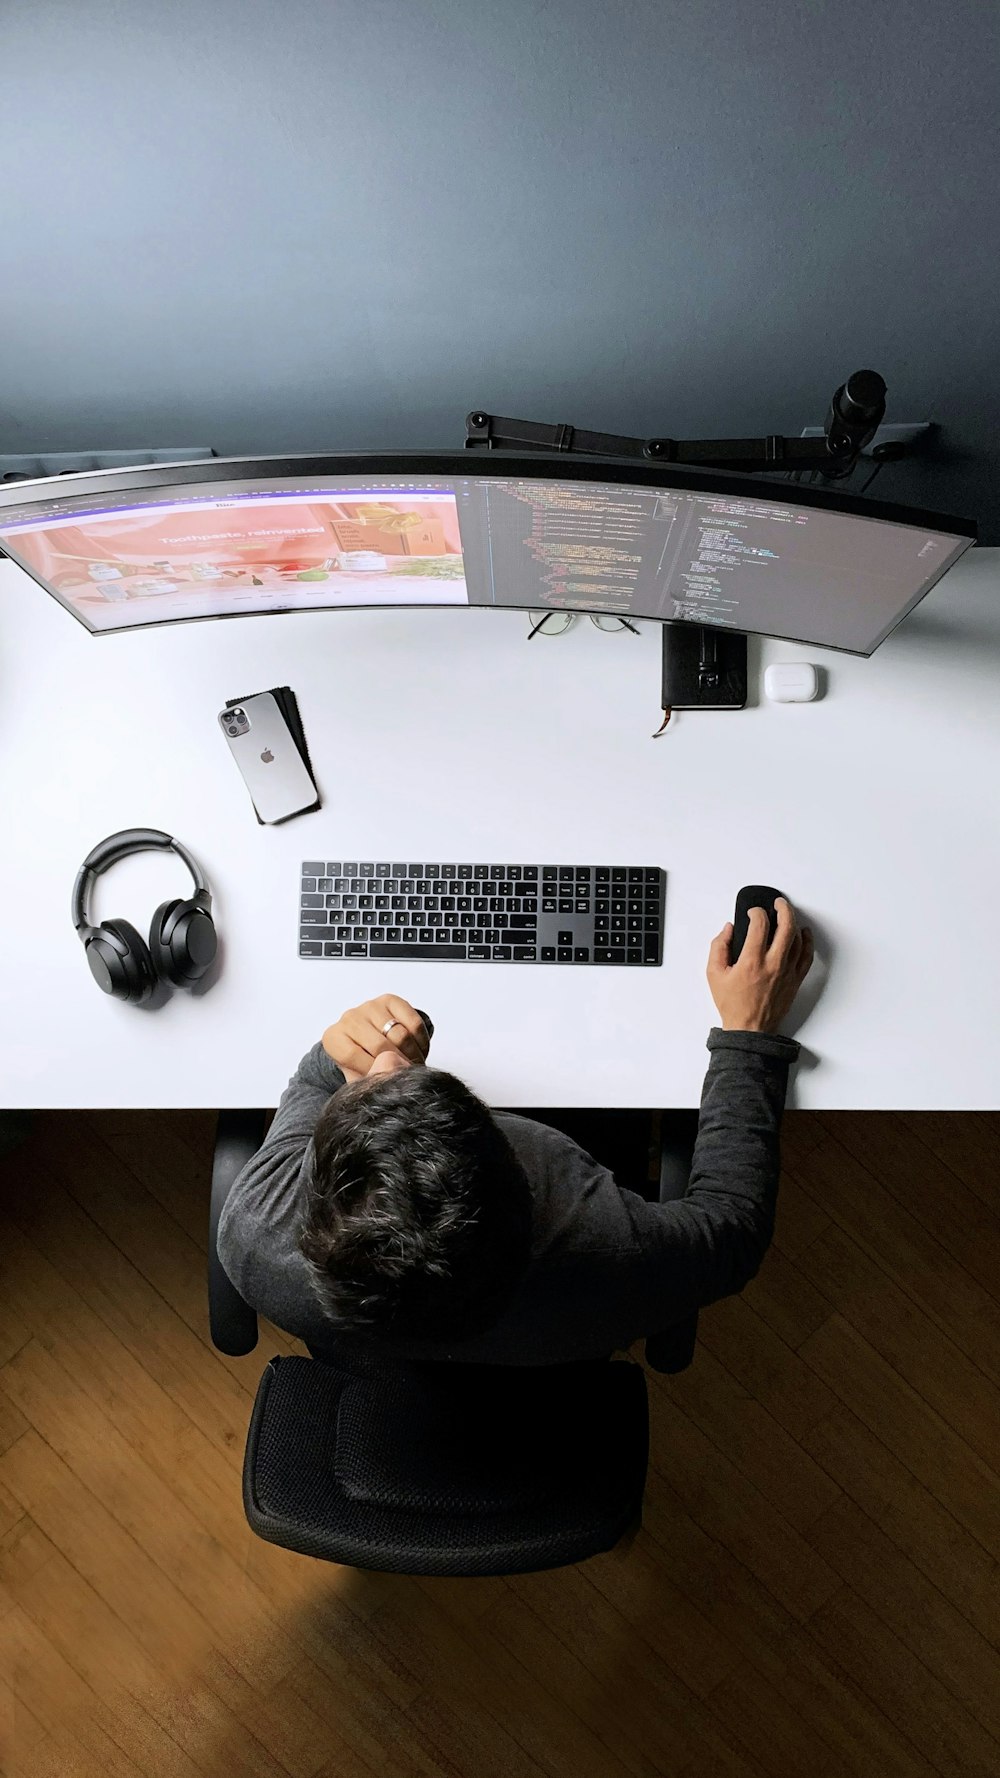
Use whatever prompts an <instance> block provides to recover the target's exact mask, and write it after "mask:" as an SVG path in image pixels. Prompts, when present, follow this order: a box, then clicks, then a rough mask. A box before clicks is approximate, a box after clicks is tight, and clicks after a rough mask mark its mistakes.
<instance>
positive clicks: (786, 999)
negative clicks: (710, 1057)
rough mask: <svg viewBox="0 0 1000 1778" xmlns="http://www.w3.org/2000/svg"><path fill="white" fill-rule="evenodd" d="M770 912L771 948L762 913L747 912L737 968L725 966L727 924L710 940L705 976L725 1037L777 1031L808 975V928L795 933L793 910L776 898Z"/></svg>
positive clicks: (810, 940) (810, 938)
mask: <svg viewBox="0 0 1000 1778" xmlns="http://www.w3.org/2000/svg"><path fill="white" fill-rule="evenodd" d="M774 907H775V912H776V914H777V916H778V925H777V930H776V931H775V934H774V938H773V940H772V941H771V944H770V946H768V943H767V938H768V932H769V930H770V927H769V923H768V918H767V914H766V913H765V912H764V909H763V908H751V909H750V927H749V931H748V932H747V936H746V943H745V944H744V946H743V949H742V951H741V952H740V955H739V960H738V961H737V962H736V963H730V961H729V941H730V939H731V938H732V936H733V923H732V921H731V920H730V921H728V922H727V924H726V925H725V926H724V927H723V928H722V931H721V932H720V933H718V935H717V936H716V937H715V938H714V939H713V940H712V948H711V950H710V951H709V953H708V968H707V970H706V972H705V973H706V976H707V977H708V985H709V987H710V989H711V991H712V999H713V1000H714V1001H715V1004H716V1006H717V1007H718V1009H719V1015H720V1018H721V1020H722V1029H723V1030H724V1031H776V1030H777V1028H778V1026H779V1025H780V1023H781V1021H782V1019H783V1018H784V1016H785V1014H786V1013H787V1011H788V1009H789V1007H790V1006H791V1004H792V1001H793V1000H794V999H795V996H796V994H797V993H798V991H799V988H800V987H801V985H802V983H803V982H804V980H805V978H806V976H807V975H808V974H809V970H810V968H811V966H812V960H813V935H812V932H811V930H810V928H809V927H808V926H803V927H802V928H801V930H800V929H799V928H798V927H797V925H796V921H795V909H794V908H793V907H792V904H791V902H790V901H788V900H787V899H786V898H785V896H784V895H779V896H777V897H776V898H775V903H774Z"/></svg>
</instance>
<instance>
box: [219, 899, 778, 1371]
mask: <svg viewBox="0 0 1000 1778" xmlns="http://www.w3.org/2000/svg"><path fill="white" fill-rule="evenodd" d="M776 912H777V928H776V932H775V936H774V939H773V941H772V942H771V944H770V946H768V920H767V915H766V914H765V912H764V910H763V909H762V908H752V909H751V910H750V929H749V933H748V936H747V939H746V943H745V945H744V947H743V951H742V953H741V955H740V958H739V961H738V962H737V963H736V964H735V965H731V964H730V962H729V941H730V938H731V937H732V932H733V927H732V924H731V923H729V924H727V925H726V926H724V927H723V929H722V931H721V932H720V933H719V934H718V935H717V937H716V938H715V939H714V940H713V943H712V946H711V950H710V952H709V961H708V968H707V971H706V975H707V979H708V983H709V987H710V989H711V992H712V997H713V999H714V1001H715V1004H716V1006H717V1007H718V1010H719V1013H720V1016H721V1020H722V1023H721V1027H720V1026H716V1027H713V1029H712V1030H711V1032H710V1033H709V1038H708V1048H709V1050H710V1051H711V1061H710V1063H709V1068H708V1073H707V1075H706V1079H705V1085H704V1089H703V1092H702V1100H701V1109H700V1114H699V1119H698V1131H697V1138H696V1140H695V1143H694V1151H693V1158H692V1162H691V1168H690V1177H689V1179H688V1180H687V1186H686V1190H685V1191H684V1193H683V1196H681V1197H679V1198H676V1199H674V1200H672V1201H669V1202H662V1203H657V1204H652V1203H648V1202H647V1201H646V1200H645V1199H644V1198H642V1197H640V1196H639V1195H638V1193H637V1192H632V1191H629V1190H623V1189H620V1188H619V1186H618V1185H617V1184H616V1183H615V1180H614V1177H613V1176H612V1174H611V1173H610V1172H609V1171H608V1169H607V1168H606V1167H603V1166H601V1165H599V1164H598V1162H596V1161H595V1160H594V1159H593V1158H592V1156H591V1155H589V1154H588V1153H586V1152H585V1150H584V1149H582V1148H581V1147H579V1146H578V1144H577V1143H575V1142H574V1141H572V1140H571V1139H570V1137H569V1136H567V1135H565V1134H563V1133H562V1132H560V1131H559V1130H556V1129H553V1128H550V1127H549V1126H547V1125H545V1124H541V1123H538V1122H536V1121H534V1120H532V1119H530V1118H525V1117H521V1116H517V1115H515V1114H514V1113H512V1112H502V1111H501V1112H496V1113H494V1112H491V1111H490V1109H489V1108H488V1107H487V1106H486V1105H484V1104H483V1102H482V1101H481V1100H480V1099H478V1098H477V1097H476V1095H475V1094H474V1093H472V1092H470V1090H469V1089H468V1088H467V1087H466V1086H465V1085H464V1084H463V1083H462V1082H461V1081H460V1080H458V1079H457V1078H456V1077H455V1076H454V1075H452V1074H449V1073H446V1072H444V1071H443V1070H440V1069H435V1068H431V1067H428V1066H427V1056H428V1052H429V1047H430V1035H429V1033H428V1031H427V1028H426V1026H425V1024H424V1021H423V1019H422V1017H421V1015H420V1013H419V1012H418V1011H417V1010H416V1009H415V1008H414V1007H412V1006H411V1005H410V1004H409V1002H408V1001H406V1000H403V999H402V998H401V997H400V996H398V995H393V994H385V995H381V996H379V997H378V998H377V999H375V1000H370V1001H367V1002H365V1003H364V1005H362V1006H358V1007H354V1008H352V1009H351V1010H350V1011H348V1012H346V1013H344V1014H343V1016H342V1017H341V1018H340V1019H338V1021H337V1023H336V1024H334V1025H331V1026H330V1028H329V1029H328V1030H327V1031H326V1032H324V1034H323V1038H322V1041H321V1042H320V1043H317V1044H315V1045H314V1046H313V1048H312V1049H311V1050H310V1051H309V1053H308V1055H306V1056H305V1057H304V1059H303V1061H302V1062H301V1063H300V1065H299V1068H298V1070H297V1072H296V1073H295V1074H294V1075H293V1077H292V1079H291V1080H290V1081H289V1084H288V1086H287V1088H286V1090H285V1092H284V1094H283V1095H282V1098H281V1103H280V1105H279V1107H278V1110H277V1113H276V1115H275V1118H274V1121H273V1123H272V1125H271V1128H270V1130H269V1132H268V1135H267V1138H266V1140H265V1141H264V1143H263V1144H262V1146H261V1148H260V1149H259V1150H258V1152H257V1153H256V1154H255V1155H254V1157H253V1159H252V1160H251V1161H250V1163H249V1164H248V1166H246V1167H245V1168H244V1170H243V1172H242V1173H241V1174H240V1175H239V1177H238V1178H237V1180H236V1181H235V1183H234V1185H233V1187H232V1190H231V1191H230V1194H229V1198H228V1200H227V1203H226V1206H225V1209H224V1211H223V1214H222V1217H221V1220H220V1223H219V1230H218V1252H219V1257H220V1259H221V1261H222V1264H223V1266H224V1267H225V1270H226V1272H227V1273H228V1274H229V1277H230V1278H231V1279H232V1281H233V1283H234V1284H235V1285H236V1287H237V1289H238V1290H239V1291H240V1293H241V1295H242V1296H243V1297H244V1298H245V1300H246V1301H247V1302H248V1303H251V1304H252V1305H253V1306H254V1307H255V1308H256V1309H257V1310H259V1311H260V1312H261V1313H262V1314H264V1315H266V1316H267V1317H268V1318H269V1319H270V1320H272V1321H274V1322H275V1323H277V1325H278V1326H280V1327H283V1328H286V1329H287V1330H288V1331H289V1332H290V1333H293V1334H297V1335H298V1336H299V1337H300V1338H301V1339H303V1340H304V1341H305V1342H306V1344H307V1345H308V1346H309V1348H310V1350H311V1351H313V1352H315V1353H316V1354H317V1355H318V1356H328V1357H331V1358H333V1357H340V1358H346V1357H347V1356H348V1355H349V1353H350V1351H351V1350H352V1349H353V1350H355V1351H361V1350H363V1351H364V1352H365V1353H367V1354H368V1355H373V1354H374V1355H376V1356H377V1355H378V1354H380V1353H382V1354H385V1355H387V1356H391V1357H395V1358H403V1359H417V1360H420V1359H449V1360H453V1361H457V1362H465V1363H478V1364H484V1363H485V1364H489V1363H493V1364H558V1363H563V1362H568V1361H571V1360H574V1359H585V1358H597V1357H602V1356H606V1355H608V1354H610V1353H611V1352H613V1351H620V1350H623V1349H625V1348H627V1347H628V1346H630V1345H631V1344H632V1343H633V1342H634V1341H635V1340H636V1339H638V1338H640V1337H642V1336H644V1335H646V1334H652V1333H659V1332H662V1331H664V1330H665V1329H668V1328H670V1327H671V1326H672V1325H674V1324H675V1323H677V1322H679V1321H681V1320H684V1319H686V1318H688V1317H689V1316H690V1315H691V1314H692V1313H693V1311H694V1310H696V1309H698V1308H701V1307H704V1306H705V1305H706V1304H708V1303H712V1302H715V1301H716V1300H717V1299H718V1298H720V1297H723V1296H729V1295H731V1294H733V1293H734V1292H736V1291H739V1290H742V1288H743V1286H744V1285H745V1284H747V1283H748V1282H749V1281H750V1279H751V1278H753V1277H754V1275H755V1274H756V1272H757V1270H758V1268H759V1266H760V1263H761V1260H762V1259H763V1256H764V1253H765V1252H766V1250H767V1247H768V1245H769V1243H770V1240H771V1235H772V1232H773V1226H774V1209H775V1200H776V1197H777V1189H778V1174H779V1165H780V1159H779V1129H780V1124H781V1117H782V1113H783V1111H784V1104H785V1093H786V1090H787V1085H788V1069H789V1066H790V1064H791V1063H792V1062H793V1061H794V1060H795V1059H796V1058H797V1056H798V1053H799V1047H800V1046H799V1044H798V1043H797V1042H796V1041H795V1040H794V1039H793V1038H789V1037H781V1036H779V1035H777V1034H776V1027H777V1026H778V1024H780V1022H781V1020H782V1019H783V1018H784V1016H785V1014H786V1013H787V1012H788V1010H789V1008H790V1006H791V1004H792V1002H793V1000H794V998H795V995H796V993H797V992H798V989H799V986H800V985H801V983H802V981H803V980H804V979H805V976H806V975H807V974H808V971H809V969H810V967H811V964H812V959H813V938H812V933H811V932H810V930H809V928H808V927H805V928H803V929H802V930H801V931H800V930H799V929H798V928H797V925H796V919H795V913H794V910H793V908H792V907H791V904H790V903H789V902H788V901H786V900H785V899H784V897H779V898H778V900H777V904H776ZM636 1183H637V1185H638V1184H639V1183H640V1182H639V1181H637V1182H636Z"/></svg>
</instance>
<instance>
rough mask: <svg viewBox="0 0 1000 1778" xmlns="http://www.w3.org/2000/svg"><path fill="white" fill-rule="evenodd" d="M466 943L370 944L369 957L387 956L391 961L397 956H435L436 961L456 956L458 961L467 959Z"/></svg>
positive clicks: (461, 961)
mask: <svg viewBox="0 0 1000 1778" xmlns="http://www.w3.org/2000/svg"><path fill="white" fill-rule="evenodd" d="M466 950H467V947H466V946H465V945H452V944H447V945H372V944H370V945H369V946H368V955H369V957H387V958H388V959H389V961H390V962H392V960H393V959H394V958H396V957H403V958H406V957H433V959H434V961H435V962H441V961H442V960H447V959H448V958H449V957H454V958H455V959H456V961H457V962H459V963H464V962H465V961H466Z"/></svg>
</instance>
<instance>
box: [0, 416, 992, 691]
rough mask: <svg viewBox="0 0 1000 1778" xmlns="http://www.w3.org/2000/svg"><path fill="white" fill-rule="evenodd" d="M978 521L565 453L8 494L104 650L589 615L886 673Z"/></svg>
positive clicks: (10, 508)
mask: <svg viewBox="0 0 1000 1778" xmlns="http://www.w3.org/2000/svg"><path fill="white" fill-rule="evenodd" d="M975 536H976V527H975V523H974V521H972V520H970V519H959V518H951V517H949V516H947V515H945V514H941V513H925V512H918V511H916V510H915V509H913V508H910V507H903V506H890V505H887V504H885V503H884V502H878V501H869V500H864V499H862V498H861V497H860V496H858V495H853V496H852V495H849V494H844V493H840V492H828V491H827V490H826V489H820V488H816V487H813V486H808V487H806V486H802V485H800V484H798V483H787V484H785V483H781V484H777V483H775V482H773V481H767V480H765V479H764V478H762V477H758V478H756V479H755V478H753V477H751V476H745V475H737V474H731V473H729V472H726V471H722V470H713V471H710V472H702V471H700V470H698V471H695V470H692V469H688V468H681V467H679V466H673V465H671V466H669V467H665V468H659V467H658V468H656V469H653V468H651V467H647V466H646V465H644V464H631V463H624V462H622V461H621V460H619V459H610V458H589V459H583V458H579V459H575V460H574V459H565V458H557V457H556V456H555V454H554V453H553V454H550V453H526V454H514V453H508V452H502V453H501V452H490V451H486V452H478V453H477V452H465V453H454V452H451V453H446V452H414V453H406V452H396V453H393V454H392V455H383V454H377V453H365V454H360V455H353V456H349V457H348V456H343V457H309V458H305V457H299V458H296V457H291V458H262V459H256V458H232V459H223V460H216V461H214V462H211V463H205V462H198V463H191V464H186V465H185V464H174V465H163V466H156V467H143V468H141V469H140V468H133V469H119V470H110V471H104V472H95V473H92V474H91V473H88V474H83V475H73V476H69V477H49V478H47V479H45V480H44V481H36V482H21V483H14V484H8V485H7V486H6V487H3V488H0V544H2V547H3V550H4V551H5V553H6V554H7V555H8V556H10V557H11V559H12V560H13V561H15V562H17V563H18V564H19V565H20V566H21V567H22V568H24V569H26V570H27V573H28V574H29V575H31V576H32V578H33V579H34V580H36V581H38V583H39V584H40V585H41V586H43V587H44V588H45V589H46V591H47V592H49V593H51V594H52V595H53V597H54V598H56V599H58V600H59V602H60V603H61V604H62V605H64V606H65V607H66V609H67V610H68V611H70V612H72V613H73V615H74V616H75V617H76V618H78V619H79V620H80V622H81V623H83V624H84V625H85V626H86V628H87V629H88V630H89V631H90V632H91V633H92V634H94V635H101V634H106V633H108V632H111V631H121V630H126V629H135V628H139V627H142V626H145V625H148V624H156V623H184V622H190V621H191V620H194V619H198V618H210V617H212V618H219V617H237V616H241V615H246V614H250V613H252V614H260V613H266V612H289V611H314V610H317V609H318V610H336V609H340V608H345V609H349V608H358V607H366V606H409V605H436V606H448V605H461V606H500V607H512V608H519V609H525V610H537V611H542V610H546V609H550V610H557V609H558V610H562V609H570V610H576V611H590V612H597V613H602V612H603V613H609V614H613V615H619V616H623V617H631V618H640V619H641V618H651V619H654V620H658V621H660V622H680V623H698V624H705V625H718V626H720V627H724V628H727V629H733V630H738V631H742V632H744V633H752V634H758V635H764V636H773V637H778V638H783V639H786V640H788V641H796V642H804V643H812V644H814V645H817V646H820V647H826V648H836V649H842V650H844V651H846V652H848V653H851V654H861V655H870V654H871V653H873V651H874V650H875V649H876V648H877V647H878V645H879V643H880V642H882V641H883V640H884V639H885V637H886V636H887V635H888V634H889V633H890V631H891V630H893V629H894V628H895V627H896V625H897V624H898V623H900V622H901V620H902V619H903V618H904V617H905V616H906V614H907V612H909V611H911V610H912V609H913V607H914V605H916V604H917V602H918V600H920V599H922V598H923V596H924V594H925V593H927V592H928V591H929V590H930V588H931V587H932V586H933V585H934V584H935V582H936V581H938V580H940V578H941V576H942V575H943V574H944V573H945V572H946V571H947V569H948V568H950V567H951V565H952V563H953V562H955V561H956V560H957V559H958V557H959V556H960V555H961V554H962V553H963V551H964V550H966V549H968V548H969V547H970V545H971V544H972V543H973V542H974V541H975Z"/></svg>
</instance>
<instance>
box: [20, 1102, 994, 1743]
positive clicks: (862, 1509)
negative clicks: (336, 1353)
mask: <svg viewBox="0 0 1000 1778" xmlns="http://www.w3.org/2000/svg"><path fill="white" fill-rule="evenodd" d="M212 1133H213V1119H212V1117H211V1116H210V1115H209V1114H207V1113H201V1112H191V1113H185V1112H177V1113H170V1114H151V1113H124V1112H122V1113H47V1114H42V1115H38V1116H37V1117H36V1118H35V1120H34V1122H33V1125H32V1127H31V1130H30V1134H29V1135H28V1137H27V1139H26V1140H25V1141H23V1142H22V1143H21V1145H20V1146H18V1147H16V1148H14V1149H13V1150H12V1151H11V1152H9V1153H8V1154H7V1155H6V1157H5V1158H4V1159H3V1160H2V1161H0V1171H2V1185H0V1270H2V1287H0V1769H2V1770H3V1772H4V1773H5V1774H10V1775H12V1778H13V1775H14V1774H16V1775H17V1778H43V1775H44V1778H77V1775H78V1774H79V1778H119V1775H120V1778H136V1775H138V1774H140V1773H141V1774H149V1775H150V1778H153V1775H154V1774H155V1778H196V1775H198V1774H209V1775H211V1778H243V1775H246V1778H250V1775H253V1778H285V1775H287V1778H320V1775H322V1778H374V1775H376V1774H377V1775H378V1778H438V1775H439V1774H440V1775H446V1778H501V1775H502V1778H522V1775H523V1778H541V1775H543V1774H550V1775H552V1778H563V1775H564V1774H565V1778H629V1775H634V1778H762V1775H765V1774H771V1775H772V1778H845V1775H850V1774H858V1778H918V1775H925V1778H926V1775H928V1774H933V1773H939V1774H942V1775H944V1778H997V1773H998V1772H1000V1654H998V1649H1000V1565H998V1558H1000V1480H998V1467H1000V1300H998V1292H1000V1283H998V1281H1000V1190H998V1177H1000V1173H998V1166H997V1155H998V1149H1000V1115H998V1114H993V1113H966V1114H962V1115H955V1114H935V1113H919V1114H916V1113H915V1114H909V1113H903V1114H899V1115H895V1114H886V1113H877V1114H876V1113H852V1112H835V1113H807V1112H790V1113H788V1114H787V1115H786V1118H785V1123H784V1131H783V1159H784V1164H785V1171H784V1175H783V1180H782V1188H781V1198H780V1205H779V1212H778V1227H777V1237H776V1240H775V1243H774V1246H773V1247H772V1249H771V1252H770V1253H769V1255H768V1257H767V1259H766V1260H765V1262H764V1266H763V1270H762V1272H761V1274H760V1276H759V1277H758V1278H757V1279H756V1280H755V1282H754V1283H753V1284H752V1285H751V1286H750V1288H749V1289H748V1290H747V1291H746V1292H745V1294H744V1295H743V1296H742V1297H741V1298H734V1299H731V1300H729V1301H728V1302H725V1303H722V1304H719V1305H717V1306H716V1307H714V1308H712V1309H710V1310H709V1311H708V1312H707V1313H704V1314H703V1315H702V1321H701V1338H700V1344H699V1348H698V1354H697V1358H696V1361H695V1364H694V1366H693V1367H692V1369H691V1370H690V1371H688V1372H686V1373H685V1374H684V1375H682V1376H680V1377H677V1378H663V1377H658V1376H655V1375H653V1374H650V1376H649V1383H650V1402H651V1413H652V1451H651V1463H650V1472H649V1483H648V1489H647V1495H646V1508H645V1516H644V1525H643V1529H642V1531H641V1532H640V1533H639V1535H638V1536H637V1538H636V1539H635V1541H634V1542H633V1543H632V1544H631V1546H630V1547H628V1548H627V1549H619V1550H617V1551H615V1552H613V1553H611V1554H609V1555H606V1556H601V1557H599V1558H597V1559H595V1560H593V1561H591V1562H588V1563H586V1564H584V1565H583V1566H582V1567H580V1568H576V1569H563V1570H557V1571H555V1572H552V1573H548V1574H540V1575H529V1576H525V1577H524V1578H518V1579H513V1580H450V1581H433V1580H412V1579H400V1578H397V1577H395V1576H381V1575H376V1574H367V1573H359V1572H357V1571H354V1570H351V1569H339V1568H335V1567H332V1566H330V1565H328V1564H325V1563H320V1562H312V1561H309V1560H307V1559H306V1558H304V1557H300V1556H295V1555H291V1554H289V1553H288V1552H286V1551H283V1550H278V1549H275V1548H272V1547H271V1546H269V1545H267V1544H264V1543H261V1542H260V1541H259V1540H258V1539H256V1538H254V1537H253V1536H252V1535H251V1533H250V1531H249V1529H248V1527H247V1525H246V1522H245V1520H244V1517H243V1510H242V1505H241V1499H240V1466H241V1460H242V1453H243V1444H244V1437H245V1433H246V1428H247V1422H248V1417H249V1413H250V1407H251V1402H252V1400H253V1395H254V1391H255V1388H256V1385H257V1380H258V1377H259V1375H260V1372H261V1369H262V1366H263V1364H264V1362H265V1360H266V1359H267V1357H268V1356H269V1355H270V1354H271V1353H272V1352H275V1351H295V1350H301V1348H300V1347H298V1345H297V1343H296V1342H293V1341H290V1340H288V1339H287V1338H285V1337H284V1336H283V1335H281V1334H279V1333H277V1332H276V1331H275V1330H273V1329H271V1328H269V1327H265V1328H264V1329H263V1331H262V1338H261V1342H260V1345H259V1347H258V1349H257V1351H256V1352H255V1353H254V1354H252V1355H251V1356H250V1357H248V1358H243V1359H235V1360H234V1359H226V1358H223V1357H221V1356H220V1355H219V1354H218V1353H216V1352H214V1351H213V1349H212V1348H211V1346H210V1344H209V1339H208V1330H207V1324H206V1310H205V1285H204V1271H205V1261H204V1244H205V1221H206V1193H207V1183H208V1172H209V1163H210V1153H211V1141H212Z"/></svg>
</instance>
